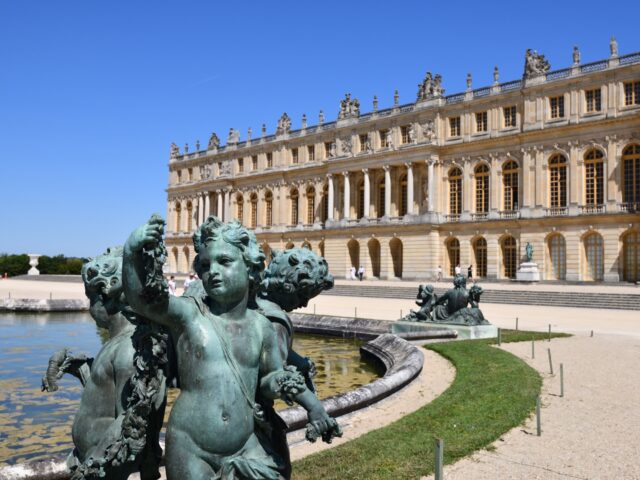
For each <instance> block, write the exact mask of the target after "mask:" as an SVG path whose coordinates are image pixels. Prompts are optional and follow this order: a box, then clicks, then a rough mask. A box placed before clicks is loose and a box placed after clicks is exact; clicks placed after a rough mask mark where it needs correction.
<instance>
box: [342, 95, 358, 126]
mask: <svg viewBox="0 0 640 480" xmlns="http://www.w3.org/2000/svg"><path fill="white" fill-rule="evenodd" d="M359 116H360V101H359V100H358V99H357V98H354V99H353V100H351V94H350V93H347V94H345V96H344V99H342V100H341V101H340V112H338V120H344V119H345V118H357V117H359Z"/></svg>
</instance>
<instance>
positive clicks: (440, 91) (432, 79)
mask: <svg viewBox="0 0 640 480" xmlns="http://www.w3.org/2000/svg"><path fill="white" fill-rule="evenodd" d="M443 95H444V88H442V75H440V74H438V73H436V74H435V75H432V74H431V72H427V74H426V75H425V76H424V80H422V83H419V84H418V98H417V99H416V101H418V102H420V101H422V100H431V99H432V98H439V97H442V96H443Z"/></svg>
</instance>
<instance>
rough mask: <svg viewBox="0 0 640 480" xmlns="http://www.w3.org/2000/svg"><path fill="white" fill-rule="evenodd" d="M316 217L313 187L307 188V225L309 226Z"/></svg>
mask: <svg viewBox="0 0 640 480" xmlns="http://www.w3.org/2000/svg"><path fill="white" fill-rule="evenodd" d="M315 216H316V190H315V188H313V187H309V188H307V224H308V225H311V224H313V222H314V221H315Z"/></svg>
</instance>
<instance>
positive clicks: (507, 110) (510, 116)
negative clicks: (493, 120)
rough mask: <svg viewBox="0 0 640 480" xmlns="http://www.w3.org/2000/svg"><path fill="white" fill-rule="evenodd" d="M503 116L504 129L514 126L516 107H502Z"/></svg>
mask: <svg viewBox="0 0 640 480" xmlns="http://www.w3.org/2000/svg"><path fill="white" fill-rule="evenodd" d="M502 113H503V115H504V128H511V127H515V126H516V106H515V105H512V106H510V107H504V108H503V109H502Z"/></svg>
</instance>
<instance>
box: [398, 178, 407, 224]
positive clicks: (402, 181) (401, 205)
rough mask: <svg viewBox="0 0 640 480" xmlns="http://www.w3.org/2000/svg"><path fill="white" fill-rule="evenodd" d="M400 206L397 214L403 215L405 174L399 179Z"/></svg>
mask: <svg viewBox="0 0 640 480" xmlns="http://www.w3.org/2000/svg"><path fill="white" fill-rule="evenodd" d="M399 205H400V208H399V212H398V214H399V215H400V216H401V217H403V216H405V215H406V214H407V176H406V175H403V176H402V178H401V179H400V204H399Z"/></svg>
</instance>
